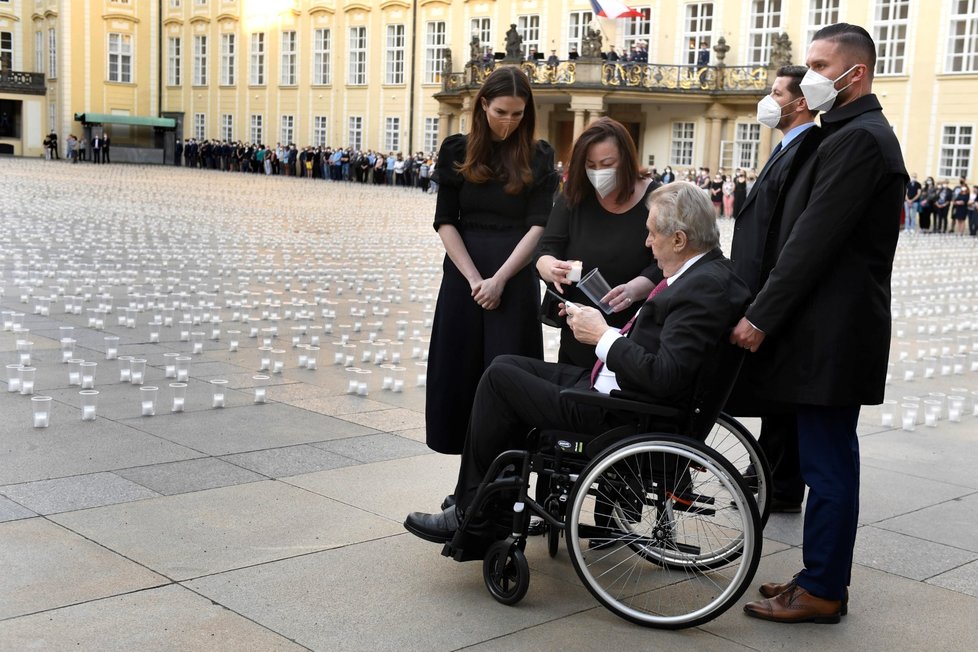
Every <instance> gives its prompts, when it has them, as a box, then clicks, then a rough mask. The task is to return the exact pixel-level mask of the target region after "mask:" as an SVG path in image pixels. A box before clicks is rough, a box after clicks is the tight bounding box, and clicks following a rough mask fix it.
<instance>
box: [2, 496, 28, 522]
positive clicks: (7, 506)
mask: <svg viewBox="0 0 978 652" xmlns="http://www.w3.org/2000/svg"><path fill="white" fill-rule="evenodd" d="M32 516H37V514H35V513H34V512H32V511H31V510H29V509H27V508H26V507H24V506H23V505H18V504H17V503H15V502H14V501H12V500H10V499H9V498H4V497H3V496H0V523H5V522H7V521H16V520H18V519H21V518H30V517H32Z"/></svg>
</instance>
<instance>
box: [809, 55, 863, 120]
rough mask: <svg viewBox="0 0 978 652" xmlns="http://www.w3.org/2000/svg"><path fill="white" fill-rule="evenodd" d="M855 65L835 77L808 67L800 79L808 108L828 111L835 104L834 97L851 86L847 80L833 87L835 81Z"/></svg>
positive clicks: (850, 70)
mask: <svg viewBox="0 0 978 652" xmlns="http://www.w3.org/2000/svg"><path fill="white" fill-rule="evenodd" d="M855 67H856V66H853V67H852V68H849V70H847V71H845V72H844V73H842V74H841V75H839V76H838V77H836V78H835V79H829V78H828V77H825V76H824V75H820V74H818V73H817V72H815V71H814V70H811V69H809V71H808V72H806V73H805V78H804V79H802V80H801V92H802V93H804V95H805V100H807V101H808V108H810V109H812V110H813V111H828V110H830V109H831V108H832V106H833V105H834V104H835V98H836V96H838V94H839V93H841V92H842V91H844V90H846V89H847V88H849V87H850V86H852V82H849V83H848V84H846V85H845V86H843V87H842V88H840V89H836V88H835V83H836V82H837V81H839V80H840V79H842V78H843V77H845V76H846V75H848V74H849V73H850V72H852V71H853V70H854V69H855Z"/></svg>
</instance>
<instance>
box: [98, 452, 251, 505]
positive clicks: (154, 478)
mask: <svg viewBox="0 0 978 652" xmlns="http://www.w3.org/2000/svg"><path fill="white" fill-rule="evenodd" d="M114 473H115V474H116V475H120V476H122V477H123V478H128V479H129V480H132V481H133V482H136V483H138V484H141V485H142V486H144V487H146V488H148V489H152V490H153V491H155V492H157V493H160V494H163V495H164V496H172V495H175V494H183V493H189V492H191V491H202V490H204V489H216V488H218V487H229V486H232V485H236V484H245V483H247V482H257V481H261V480H267V479H268V478H267V477H265V476H263V475H260V474H258V473H255V472H254V471H249V470H248V469H243V468H241V467H240V466H236V465H234V464H229V463H228V462H225V461H223V460H219V459H217V458H214V457H201V458H198V459H195V460H186V461H183V462H169V463H166V464H152V465H149V466H139V467H135V468H131V469H120V470H118V471H115V472H114Z"/></svg>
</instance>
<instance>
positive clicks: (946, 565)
mask: <svg viewBox="0 0 978 652" xmlns="http://www.w3.org/2000/svg"><path fill="white" fill-rule="evenodd" d="M908 550H912V551H913V552H914V554H913V556H912V557H908V555H907V551H908ZM854 560H855V563H857V564H862V565H863V566H868V567H869V568H876V569H878V570H883V571H886V572H888V573H893V574H894V575H900V576H901V577H906V578H909V579H912V580H920V581H923V580H926V579H928V578H931V577H934V576H937V575H940V574H942V573H945V572H947V571H949V570H953V569H955V568H958V567H960V566H963V565H964V564H967V563H968V562H972V561H976V560H978V552H974V551H969V550H961V549H960V548H953V547H951V546H945V545H941V544H940V543H934V542H932V541H928V540H925V539H918V538H916V537H910V536H906V535H904V534H898V533H896V532H890V531H888V530H882V529H880V528H877V527H872V526H865V527H861V528H859V532H858V534H857V536H856V550H855V553H854ZM976 590H978V588H976Z"/></svg>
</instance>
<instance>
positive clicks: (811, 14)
mask: <svg viewBox="0 0 978 652" xmlns="http://www.w3.org/2000/svg"><path fill="white" fill-rule="evenodd" d="M841 4H842V0H808V38H807V39H806V40H805V43H811V42H812V37H813V36H814V35H815V32H817V31H818V30H820V29H822V28H823V27H826V26H828V25H834V24H835V23H838V22H839V21H840V18H839V17H840V16H841V15H842V9H841V7H840V5H841Z"/></svg>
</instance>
